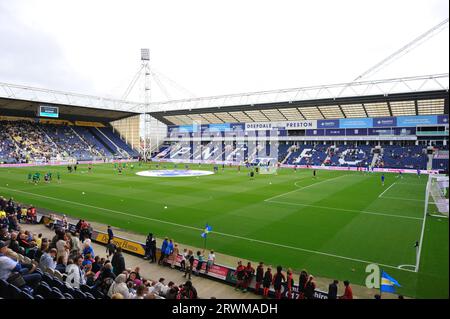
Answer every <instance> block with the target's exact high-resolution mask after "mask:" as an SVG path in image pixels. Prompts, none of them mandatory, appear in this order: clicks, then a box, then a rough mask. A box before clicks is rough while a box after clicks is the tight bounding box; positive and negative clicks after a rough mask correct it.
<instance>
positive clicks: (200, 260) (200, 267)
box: [195, 250, 205, 276]
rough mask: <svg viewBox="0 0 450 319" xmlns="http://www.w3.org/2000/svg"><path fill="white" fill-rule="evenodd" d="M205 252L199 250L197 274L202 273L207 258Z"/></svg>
mask: <svg viewBox="0 0 450 319" xmlns="http://www.w3.org/2000/svg"><path fill="white" fill-rule="evenodd" d="M204 253H205V251H203V252H201V251H200V250H199V251H197V267H195V274H196V275H197V276H198V274H199V273H200V271H201V270H202V266H203V261H204V260H205V257H204V256H203V254H204Z"/></svg>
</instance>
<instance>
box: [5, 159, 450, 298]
mask: <svg viewBox="0 0 450 319" xmlns="http://www.w3.org/2000/svg"><path fill="white" fill-rule="evenodd" d="M152 166H153V167H154V165H152ZM167 166H168V167H172V166H171V165H167ZM192 166H193V167H197V165H195V166H194V165H192ZM145 169H147V167H145V168H144V167H142V168H138V167H136V168H135V171H134V172H131V171H130V170H127V171H126V172H125V173H124V175H122V176H119V175H118V174H117V173H116V172H115V171H114V169H113V166H112V165H111V164H106V165H97V166H95V167H94V170H93V173H92V174H89V173H87V167H86V166H82V165H80V166H79V167H78V172H76V173H72V174H69V173H67V171H66V168H65V167H51V168H44V167H41V168H2V169H0V194H2V195H3V196H12V197H14V198H15V199H16V200H18V201H21V202H24V203H28V204H30V203H31V204H34V205H35V206H37V207H41V208H47V209H50V210H53V211H56V212H65V213H67V214H68V215H70V216H73V217H83V218H86V219H88V220H92V221H97V222H101V223H105V224H111V225H113V226H116V227H120V228H123V229H129V230H133V231H136V232H139V233H142V234H147V233H148V232H149V231H152V232H153V233H155V234H156V235H157V236H159V237H162V236H169V237H172V238H174V239H175V240H176V241H177V242H179V243H181V244H183V243H185V244H189V245H193V246H197V247H202V246H203V239H202V238H201V237H200V234H201V229H202V228H203V227H204V225H205V223H209V224H210V225H212V226H213V232H212V233H211V234H210V235H209V237H208V248H214V249H215V250H216V251H219V252H221V253H224V254H228V255H232V256H238V257H241V258H243V259H250V260H254V261H259V260H263V261H264V262H265V263H266V264H272V265H278V264H281V265H283V266H284V267H291V268H293V269H296V270H300V269H303V268H305V269H307V270H308V271H309V272H311V273H313V274H315V275H316V276H324V277H329V278H337V279H340V280H345V279H348V280H350V281H351V282H353V283H356V284H360V285H364V282H365V278H366V273H365V267H366V266H367V264H368V263H372V262H374V263H377V264H379V265H380V267H381V268H382V269H384V270H385V271H386V272H387V273H388V274H389V275H391V276H392V277H394V278H395V279H397V280H398V281H399V282H400V284H401V285H402V287H401V288H399V289H398V293H400V294H404V295H406V296H411V297H419V298H448V282H449V280H448V270H449V266H448V252H449V247H448V244H449V237H448V219H444V218H435V217H428V218H427V219H426V223H425V232H424V240H423V247H422V255H421V260H420V270H419V272H417V273H416V272H411V271H406V270H402V269H398V268H397V267H398V266H400V265H415V263H416V262H415V259H416V251H415V248H414V243H415V242H416V241H417V240H420V235H421V230H422V225H423V206H424V202H423V200H424V197H425V185H426V179H427V177H426V176H422V177H421V178H420V179H419V178H418V177H417V176H415V175H411V176H409V175H407V176H404V178H403V179H398V178H396V175H395V174H386V183H385V186H384V187H383V186H382V185H381V182H380V175H379V174H376V173H375V174H369V175H366V174H363V173H360V172H353V173H352V172H347V171H343V172H337V171H318V177H317V179H313V178H312V174H311V171H309V170H298V171H297V172H294V171H293V170H291V169H283V170H281V171H280V172H279V174H278V175H258V176H257V177H256V178H255V179H254V180H250V179H249V178H248V177H247V174H246V170H245V169H242V172H241V173H238V171H237V169H236V168H227V169H226V170H225V171H224V172H222V170H221V169H220V170H219V173H218V174H216V175H210V176H202V177H198V178H196V177H177V178H150V177H141V176H136V175H135V173H136V172H137V171H139V170H145ZM201 169H208V170H211V169H212V167H211V166H207V165H203V166H202V167H201ZM36 170H39V171H41V172H42V173H44V172H46V171H47V170H48V171H52V172H53V173H55V172H56V171H58V170H59V171H60V172H61V173H62V183H61V184H58V183H56V181H53V182H52V183H51V184H44V183H41V184H40V185H37V186H35V185H33V184H29V183H27V182H26V177H27V174H28V172H34V171H36ZM53 176H54V179H55V177H56V174H54V175H53ZM393 183H395V185H393V186H392V187H391V185H392V184H393ZM6 184H8V186H6ZM386 190H387V191H386ZM384 191H386V192H384ZM82 192H85V195H83V194H82ZM383 192H384V193H383ZM382 193H383V196H382V197H379V196H380V194H382ZM271 198H272V199H271ZM164 206H167V207H168V208H167V209H164ZM409 269H411V267H410V268H409Z"/></svg>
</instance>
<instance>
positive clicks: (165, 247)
mask: <svg viewBox="0 0 450 319" xmlns="http://www.w3.org/2000/svg"><path fill="white" fill-rule="evenodd" d="M168 245H169V239H168V238H167V237H166V238H164V240H163V242H162V244H161V256H160V257H159V260H158V265H161V264H163V262H164V259H165V258H166V255H165V253H166V250H167V246H168Z"/></svg>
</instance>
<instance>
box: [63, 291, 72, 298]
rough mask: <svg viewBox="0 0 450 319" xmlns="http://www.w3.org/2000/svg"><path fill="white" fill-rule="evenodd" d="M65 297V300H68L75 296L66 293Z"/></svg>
mask: <svg viewBox="0 0 450 319" xmlns="http://www.w3.org/2000/svg"><path fill="white" fill-rule="evenodd" d="M63 295H64V298H66V299H73V296H72V295H71V294H69V293H67V292H66V293H64V294H63Z"/></svg>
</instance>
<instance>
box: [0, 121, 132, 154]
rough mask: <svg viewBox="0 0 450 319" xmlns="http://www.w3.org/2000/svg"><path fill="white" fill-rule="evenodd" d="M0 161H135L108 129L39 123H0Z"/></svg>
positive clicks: (128, 147)
mask: <svg viewBox="0 0 450 319" xmlns="http://www.w3.org/2000/svg"><path fill="white" fill-rule="evenodd" d="M0 127H1V133H0V162H3V163H28V162H33V161H35V160H37V159H40V160H43V161H44V162H49V161H50V160H51V159H56V158H69V157H70V158H75V159H76V160H80V161H90V160H93V159H95V158H105V157H121V158H137V157H139V153H138V152H137V151H135V150H133V149H132V148H131V147H130V146H129V145H128V144H127V143H126V142H125V141H123V140H122V139H121V138H120V136H118V135H117V134H116V133H115V132H113V130H112V128H111V127H102V128H97V127H83V126H68V125H57V124H43V123H37V122H34V121H32V120H31V119H30V120H23V121H0Z"/></svg>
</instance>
